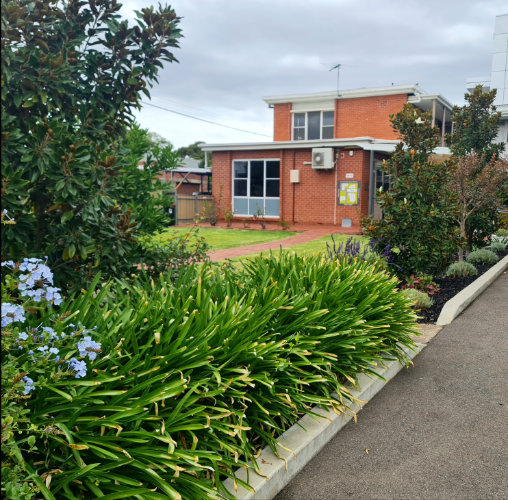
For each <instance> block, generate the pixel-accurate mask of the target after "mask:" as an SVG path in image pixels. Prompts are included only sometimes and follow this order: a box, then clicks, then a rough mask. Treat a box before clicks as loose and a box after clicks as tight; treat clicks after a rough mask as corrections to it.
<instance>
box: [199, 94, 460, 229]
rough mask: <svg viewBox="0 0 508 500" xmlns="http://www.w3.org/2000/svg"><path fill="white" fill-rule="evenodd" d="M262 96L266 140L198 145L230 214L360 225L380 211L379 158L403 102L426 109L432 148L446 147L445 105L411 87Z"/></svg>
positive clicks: (383, 182) (390, 141)
mask: <svg viewBox="0 0 508 500" xmlns="http://www.w3.org/2000/svg"><path fill="white" fill-rule="evenodd" d="M263 100H264V101H265V102H266V103H267V104H268V106H269V107H270V108H273V116H274V132H273V141H272V142H263V143H242V144H204V145H203V146H202V149H203V150H204V151H211V152H212V174H213V175H212V193H213V195H214V197H215V198H216V199H217V198H218V197H219V193H221V195H222V205H223V209H229V208H230V206H231V208H232V209H233V210H234V213H235V217H237V218H245V217H248V216H252V215H254V214H255V213H256V212H257V211H258V210H260V211H261V212H263V213H264V215H265V218H266V219H267V220H273V221H280V220H284V221H286V222H288V223H293V224H294V223H306V224H309V223H311V224H313V223H321V224H334V225H337V226H339V227H340V226H341V227H359V224H360V218H361V217H362V216H363V215H367V214H371V215H373V216H376V217H378V216H380V210H379V207H377V206H376V203H375V197H374V190H375V189H376V188H379V187H380V186H384V187H385V188H386V187H387V186H388V185H389V182H390V180H389V179H388V176H385V175H384V174H383V172H382V171H381V169H380V164H381V162H382V161H383V160H384V159H386V158H388V157H389V155H390V154H391V152H392V151H393V150H394V148H395V145H396V144H397V142H398V140H397V136H396V133H395V132H394V130H393V129H392V126H391V123H390V119H389V116H390V115H391V114H393V113H397V112H398V111H400V110H401V109H402V108H403V106H404V104H406V103H408V102H409V103H412V104H414V105H415V106H417V107H418V108H420V109H422V110H425V111H431V112H432V117H433V118H432V120H433V123H434V124H435V125H436V126H438V127H439V129H440V131H441V147H440V148H437V151H436V153H437V154H445V153H447V152H448V149H447V148H444V147H443V146H444V134H445V133H448V132H450V131H451V127H452V122H451V109H452V105H451V104H450V103H449V102H448V101H447V100H446V99H444V98H443V97H442V96H440V95H430V94H426V93H425V92H424V91H423V90H422V89H421V88H419V87H418V86H417V85H410V86H390V87H381V88H370V89H358V90H344V91H341V92H340V94H337V92H323V93H318V94H304V95H287V96H276V97H265V98H264V99H263ZM224 202H225V203H224ZM229 203H231V205H230V206H229Z"/></svg>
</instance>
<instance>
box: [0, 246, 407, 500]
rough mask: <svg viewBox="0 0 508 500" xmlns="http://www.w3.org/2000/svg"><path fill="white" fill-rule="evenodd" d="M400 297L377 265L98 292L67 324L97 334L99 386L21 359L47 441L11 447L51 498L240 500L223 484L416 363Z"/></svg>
mask: <svg viewBox="0 0 508 500" xmlns="http://www.w3.org/2000/svg"><path fill="white" fill-rule="evenodd" d="M397 285H398V281H397V280H396V279H395V278H393V277H391V276H390V275H389V274H388V273H385V272H379V271H378V270H376V269H375V267H373V266H370V265H369V264H368V263H366V262H361V261H358V260H353V262H352V263H351V264H349V265H343V264H342V265H341V264H340V263H339V262H338V261H336V262H335V263H330V262H329V261H328V260H327V259H326V258H324V257H320V256H312V257H299V256H297V255H294V254H284V253H281V254H280V256H277V258H275V257H274V256H271V257H269V258H261V257H258V258H255V259H253V260H251V261H248V262H247V263H246V264H245V266H242V267H233V266H227V265H225V266H222V267H220V268H219V267H217V266H214V265H211V264H205V265H203V266H201V267H199V268H198V267H189V268H187V269H186V270H184V271H182V272H181V273H180V275H179V276H178V278H177V280H176V281H175V282H174V283H171V281H170V280H166V281H164V280H161V281H160V282H155V281H153V280H151V279H149V278H144V279H139V280H137V281H136V282H135V284H133V285H129V284H126V283H124V282H121V281H118V282H114V283H110V284H108V285H107V286H104V287H102V288H98V289H97V290H96V289H94V287H92V288H91V289H90V290H89V291H88V292H86V293H82V294H81V295H80V296H78V297H77V298H75V299H74V300H68V301H66V302H64V303H63V304H62V305H61V306H60V310H59V316H58V318H56V319H55V320H54V321H53V322H52V328H53V329H54V331H55V332H56V334H58V333H59V332H61V331H63V330H65V328H67V326H68V324H69V323H70V322H71V321H72V323H73V324H79V323H82V324H84V325H95V326H96V330H95V331H93V332H92V333H91V335H92V337H93V341H92V342H95V341H98V342H99V343H100V346H101V347H100V351H101V352H98V353H97V356H96V358H95V359H94V360H93V361H91V362H89V365H90V366H89V371H88V375H87V376H86V377H83V378H73V377H65V376H56V377H53V378H49V379H48V378H46V379H44V378H37V372H38V367H37V366H31V363H32V362H31V358H30V356H29V355H28V354H23V353H21V354H18V353H13V352H11V353H10V355H11V356H14V359H15V360H16V362H17V363H18V364H19V366H21V367H23V369H24V370H25V371H26V372H27V373H29V375H30V377H31V379H33V381H34V384H33V388H31V392H30V394H29V395H27V396H24V400H26V405H27V408H28V409H29V421H30V425H31V426H32V427H31V429H30V428H29V425H28V424H26V425H25V428H24V429H22V433H21V434H19V435H18V434H14V435H13V436H12V437H11V438H10V445H11V447H12V448H13V449H16V450H17V452H16V453H15V456H16V457H17V460H18V461H19V460H24V461H25V463H24V466H26V470H27V471H28V473H31V472H32V473H33V474H36V475H37V476H38V478H39V479H38V481H39V485H40V491H41V494H42V495H43V496H44V497H46V498H91V497H101V498H107V499H109V498H130V497H137V498H147V499H159V498H160V499H162V498H188V499H196V498H206V497H209V496H210V497H216V496H217V495H224V496H225V497H228V496H230V494H228V493H227V492H226V491H225V489H224V488H223V486H222V481H223V480H225V479H226V478H228V477H233V473H234V470H235V469H236V468H238V467H250V465H249V462H250V461H254V464H255V456H256V454H257V453H258V452H259V450H260V449H262V448H263V447H264V446H266V445H267V444H268V445H270V446H271V447H272V448H274V446H275V443H276V439H277V436H279V435H280V434H281V433H282V432H284V431H285V430H286V429H287V428H288V427H289V426H291V425H293V424H294V423H295V422H297V420H298V419H299V418H300V417H301V416H302V415H303V414H304V413H311V412H312V408H313V407H314V406H315V405H320V406H323V407H333V408H334V410H335V411H337V412H346V411H348V410H347V409H346V406H345V405H346V403H348V402H349V401H351V400H353V396H352V395H351V393H350V392H349V390H348V388H347V387H348V385H347V383H348V382H350V383H353V384H354V383H355V381H356V379H357V376H358V375H359V374H360V373H373V370H374V369H375V368H376V366H377V365H378V364H379V363H383V362H384V361H386V360H393V359H399V360H400V361H402V362H406V363H407V362H408V360H407V358H406V356H405V354H404V351H403V346H405V347H409V348H412V347H414V344H413V343H412V341H411V339H410V336H411V335H412V334H414V333H415V319H416V317H415V313H414V312H413V311H412V310H411V308H410V306H409V302H410V301H409V300H408V299H406V298H404V296H403V295H402V294H400V293H398V291H397ZM30 321H32V322H34V321H35V320H34V319H33V318H32V319H31V320H30ZM37 321H41V319H40V318H38V319H37ZM42 321H48V319H47V318H46V319H44V318H42ZM19 344H20V345H21V346H23V341H22V340H19ZM94 345H97V344H94ZM21 351H22V349H20V352H21ZM23 352H24V351H23ZM71 355H73V356H76V357H78V356H79V354H78V352H77V351H76V352H74V353H72V352H70V353H68V355H67V357H70V356H71ZM16 356H17V357H16ZM78 359H82V358H78ZM90 359H91V358H90ZM19 390H20V391H21V390H22V387H21V386H20V388H19ZM334 393H336V395H334ZM34 436H35V439H34ZM254 467H256V465H254ZM36 469H37V473H35V470H36ZM33 477H35V476H33ZM48 477H49V481H48ZM40 478H43V480H44V481H45V483H44V484H43V485H41V480H40ZM45 485H47V487H46V486H45Z"/></svg>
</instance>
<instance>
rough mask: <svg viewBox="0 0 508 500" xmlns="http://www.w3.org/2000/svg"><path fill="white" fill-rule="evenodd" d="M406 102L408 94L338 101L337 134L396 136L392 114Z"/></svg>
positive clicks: (377, 136)
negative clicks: (391, 118)
mask: <svg viewBox="0 0 508 500" xmlns="http://www.w3.org/2000/svg"><path fill="white" fill-rule="evenodd" d="M406 102H407V95H406V94H399V95H387V96H378V97H359V98H356V99H339V100H337V101H335V138H336V139H342V138H349V137H374V138H375V139H397V135H396V133H395V132H394V130H393V128H392V124H391V122H390V115H391V114H394V113H398V112H399V111H400V110H401V109H402V108H403V106H404V104H406Z"/></svg>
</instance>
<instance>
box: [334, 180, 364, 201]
mask: <svg viewBox="0 0 508 500" xmlns="http://www.w3.org/2000/svg"><path fill="white" fill-rule="evenodd" d="M359 203H360V182H359V181H339V205H358V204H359Z"/></svg>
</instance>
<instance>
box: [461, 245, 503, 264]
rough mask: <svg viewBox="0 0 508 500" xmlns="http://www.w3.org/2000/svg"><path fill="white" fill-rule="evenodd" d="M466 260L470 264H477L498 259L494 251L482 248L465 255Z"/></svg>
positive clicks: (492, 262) (493, 261) (489, 262)
mask: <svg viewBox="0 0 508 500" xmlns="http://www.w3.org/2000/svg"><path fill="white" fill-rule="evenodd" d="M466 260H467V261H468V262H469V263H470V264H474V265H476V266H478V265H483V264H495V263H496V262H497V261H498V257H497V255H496V254H495V253H494V252H491V251H490V250H486V249H484V248H482V249H481V250H475V251H474V252H471V253H470V254H469V255H468V256H467V257H466Z"/></svg>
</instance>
